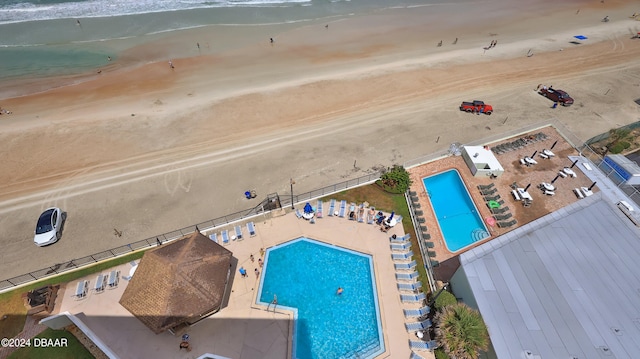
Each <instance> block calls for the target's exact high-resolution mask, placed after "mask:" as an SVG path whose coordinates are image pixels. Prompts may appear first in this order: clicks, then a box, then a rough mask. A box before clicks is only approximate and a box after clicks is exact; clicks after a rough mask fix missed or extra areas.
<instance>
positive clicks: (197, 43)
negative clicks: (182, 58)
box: [196, 42, 200, 50]
mask: <svg viewBox="0 0 640 359" xmlns="http://www.w3.org/2000/svg"><path fill="white" fill-rule="evenodd" d="M196 46H197V47H198V50H200V43H199V42H196Z"/></svg>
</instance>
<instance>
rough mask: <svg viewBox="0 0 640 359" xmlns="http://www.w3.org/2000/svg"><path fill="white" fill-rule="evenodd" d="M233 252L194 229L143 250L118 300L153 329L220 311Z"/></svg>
mask: <svg viewBox="0 0 640 359" xmlns="http://www.w3.org/2000/svg"><path fill="white" fill-rule="evenodd" d="M231 257H232V253H231V252H230V251H229V250H227V249H226V248H224V247H222V246H221V245H219V244H217V243H215V242H214V241H212V240H210V239H209V238H207V237H205V236H203V235H202V234H200V232H197V231H196V232H194V233H193V234H190V235H187V236H185V237H182V238H180V239H178V240H176V241H175V242H173V243H170V244H165V245H162V246H158V247H157V248H155V249H153V250H150V251H148V252H147V253H145V254H144V256H143V257H142V259H141V260H140V264H138V269H137V270H136V273H135V275H134V276H133V278H131V281H130V282H129V285H128V286H127V288H126V289H125V291H124V294H123V295H122V298H121V299H120V304H121V305H122V306H123V307H125V308H126V309H127V310H128V311H129V312H131V314H133V315H134V316H136V318H138V319H139V320H140V321H141V322H142V323H144V324H145V325H146V326H147V327H149V329H151V330H152V331H153V332H154V333H156V334H159V333H161V332H163V331H165V330H167V329H170V328H174V327H177V326H179V325H183V324H193V323H195V322H197V321H198V320H200V319H202V318H205V317H207V316H209V315H211V314H213V313H215V312H217V311H219V310H220V308H221V306H222V302H223V299H224V296H225V294H226V293H227V290H228V288H227V287H228V286H229V287H230V283H229V276H230V274H231Z"/></svg>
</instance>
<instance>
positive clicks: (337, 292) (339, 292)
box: [336, 287, 344, 295]
mask: <svg viewBox="0 0 640 359" xmlns="http://www.w3.org/2000/svg"><path fill="white" fill-rule="evenodd" d="M342 292H344V289H342V287H338V290H337V291H336V294H337V295H341V294H342Z"/></svg>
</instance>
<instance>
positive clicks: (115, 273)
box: [107, 270, 120, 288]
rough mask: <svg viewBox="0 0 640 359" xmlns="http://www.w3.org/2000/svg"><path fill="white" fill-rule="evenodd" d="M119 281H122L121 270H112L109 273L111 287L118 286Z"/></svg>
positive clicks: (108, 283) (108, 282)
mask: <svg viewBox="0 0 640 359" xmlns="http://www.w3.org/2000/svg"><path fill="white" fill-rule="evenodd" d="M119 282H120V271H119V270H112V271H111V273H109V280H108V281H107V285H108V286H109V288H115V287H117V286H118V283H119Z"/></svg>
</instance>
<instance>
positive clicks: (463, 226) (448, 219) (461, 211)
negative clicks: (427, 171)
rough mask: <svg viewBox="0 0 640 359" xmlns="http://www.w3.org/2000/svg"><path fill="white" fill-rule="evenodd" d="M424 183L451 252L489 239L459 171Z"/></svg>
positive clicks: (450, 172) (434, 176) (424, 179)
mask: <svg viewBox="0 0 640 359" xmlns="http://www.w3.org/2000/svg"><path fill="white" fill-rule="evenodd" d="M422 182H423V183H424V187H425V189H426V191H427V194H428V195H429V201H431V206H432V207H433V211H434V212H435V214H436V219H437V220H438V226H439V227H440V232H442V236H443V237H444V243H445V244H446V246H447V248H448V249H449V251H451V252H457V251H459V250H461V249H463V248H465V247H467V246H469V245H471V244H473V243H475V242H477V241H480V240H483V239H485V238H487V237H489V232H488V231H487V227H486V226H485V225H484V222H483V221H482V218H481V217H480V215H479V214H478V209H477V208H476V205H475V204H474V203H473V201H472V200H471V196H470V195H469V191H467V188H466V187H465V185H464V183H463V182H462V178H461V177H460V174H459V173H458V171H457V170H449V171H446V172H442V173H439V174H436V175H433V176H429V177H425V178H423V179H422Z"/></svg>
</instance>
